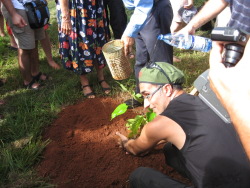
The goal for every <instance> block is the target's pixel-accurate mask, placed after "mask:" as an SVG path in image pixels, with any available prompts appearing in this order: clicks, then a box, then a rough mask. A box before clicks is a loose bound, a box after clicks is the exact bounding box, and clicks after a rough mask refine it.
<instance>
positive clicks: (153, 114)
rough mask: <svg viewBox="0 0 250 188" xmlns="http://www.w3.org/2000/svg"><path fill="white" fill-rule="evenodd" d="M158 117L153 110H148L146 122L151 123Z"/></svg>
mask: <svg viewBox="0 0 250 188" xmlns="http://www.w3.org/2000/svg"><path fill="white" fill-rule="evenodd" d="M155 117H156V113H155V112H153V110H152V109H151V108H148V112H147V113H146V121H147V122H150V121H152V120H153V119H154V118H155Z"/></svg>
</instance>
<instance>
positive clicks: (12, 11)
mask: <svg viewBox="0 0 250 188" xmlns="http://www.w3.org/2000/svg"><path fill="white" fill-rule="evenodd" d="M1 1H2V3H3V5H4V6H2V13H3V15H4V17H5V19H6V21H7V23H8V25H9V26H10V28H11V29H12V32H13V36H14V38H15V41H16V43H17V46H18V64H19V70H20V72H21V74H22V77H23V84H24V87H25V88H27V89H35V90H37V89H38V88H39V86H40V84H39V83H37V81H39V80H42V81H45V80H47V79H48V77H47V76H46V75H45V74H43V73H41V72H39V59H38V57H39V56H38V48H37V44H38V41H37V40H42V39H43V38H44V37H45V34H44V30H43V28H41V29H31V28H30V26H29V24H28V18H27V15H26V11H25V8H24V6H23V5H22V4H21V3H20V2H19V1H18V0H12V1H10V0H1Z"/></svg>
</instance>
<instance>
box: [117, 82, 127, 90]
mask: <svg viewBox="0 0 250 188" xmlns="http://www.w3.org/2000/svg"><path fill="white" fill-rule="evenodd" d="M116 83H118V84H119V85H120V87H121V88H122V90H123V91H128V89H127V88H126V87H125V86H124V85H123V84H121V83H119V82H116Z"/></svg>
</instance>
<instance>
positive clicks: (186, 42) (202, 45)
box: [158, 33, 212, 52]
mask: <svg viewBox="0 0 250 188" xmlns="http://www.w3.org/2000/svg"><path fill="white" fill-rule="evenodd" d="M158 40H163V41H164V42H165V43H167V44H169V45H171V46H174V47H176V48H181V49H186V50H196V51H201V52H208V51H209V50H211V48H212V40H211V39H209V38H205V37H200V36H195V35H183V34H179V35H172V34H171V33H170V34H166V35H159V36H158Z"/></svg>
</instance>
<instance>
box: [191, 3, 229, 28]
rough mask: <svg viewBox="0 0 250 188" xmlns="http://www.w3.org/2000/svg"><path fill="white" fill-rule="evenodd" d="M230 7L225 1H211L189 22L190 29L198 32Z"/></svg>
mask: <svg viewBox="0 0 250 188" xmlns="http://www.w3.org/2000/svg"><path fill="white" fill-rule="evenodd" d="M227 5H228V3H227V2H225V1H224V0H209V1H208V2H207V3H206V4H205V5H204V7H203V8H202V9H201V10H200V11H199V12H198V14H197V15H196V16H194V18H193V19H192V20H191V21H190V22H189V24H188V27H191V28H192V29H194V30H196V29H198V28H199V27H201V26H202V25H204V24H205V23H207V22H208V21H210V20H212V19H213V18H215V17H216V16H217V15H218V14H219V13H220V12H221V11H222V10H224V9H225V8H226V6H227Z"/></svg>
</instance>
